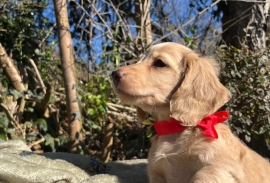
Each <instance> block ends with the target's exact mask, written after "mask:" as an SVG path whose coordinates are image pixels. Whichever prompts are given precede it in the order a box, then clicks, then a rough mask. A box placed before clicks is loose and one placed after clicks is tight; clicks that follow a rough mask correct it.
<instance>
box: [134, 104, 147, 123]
mask: <svg viewBox="0 0 270 183" xmlns="http://www.w3.org/2000/svg"><path fill="white" fill-rule="evenodd" d="M136 109H137V117H138V122H139V123H141V122H143V121H144V120H145V118H146V116H147V113H146V112H145V111H143V110H142V109H141V108H139V107H136Z"/></svg>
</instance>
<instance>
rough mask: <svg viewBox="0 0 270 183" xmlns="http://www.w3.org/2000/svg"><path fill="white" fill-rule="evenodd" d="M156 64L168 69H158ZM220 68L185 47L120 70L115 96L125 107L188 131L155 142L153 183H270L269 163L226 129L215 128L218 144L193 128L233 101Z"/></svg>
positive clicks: (163, 47)
mask: <svg viewBox="0 0 270 183" xmlns="http://www.w3.org/2000/svg"><path fill="white" fill-rule="evenodd" d="M157 60H162V61H163V62H164V63H165V64H166V66H165V67H156V66H155V65H154V63H155V62H156V61H157ZM217 66H218V64H217V63H216V62H215V60H213V59H210V58H201V57H199V56H198V55H197V54H196V53H194V52H193V51H191V50H190V49H188V48H186V47H184V46H182V45H179V44H176V43H162V44H158V45H155V46H153V47H152V48H150V49H149V50H148V52H147V53H146V55H145V56H144V59H143V60H141V61H140V62H139V63H137V64H134V65H130V66H125V67H121V68H119V69H118V70H117V72H120V71H121V72H122V74H123V77H121V79H120V81H119V82H118V83H117V84H115V85H113V88H114V91H115V93H116V94H117V95H118V96H119V97H120V98H121V100H122V101H123V102H124V103H127V104H130V105H135V106H137V108H138V118H139V120H140V121H142V120H143V119H144V117H145V116H146V114H147V113H149V114H151V115H152V116H153V117H154V119H155V121H160V120H165V119H169V118H170V117H173V118H175V119H177V120H179V121H181V123H182V125H185V126H190V127H188V128H187V129H186V130H185V131H183V132H181V133H177V134H172V135H166V136H155V137H153V138H152V146H151V149H150V152H149V158H148V162H149V165H148V176H149V179H150V183H270V164H269V163H268V161H267V160H265V159H264V158H262V157H261V156H259V155H258V154H257V153H255V152H254V151H252V150H250V149H249V148H248V147H246V146H245V145H243V144H242V143H241V142H240V140H239V139H238V138H237V137H235V136H234V135H233V134H232V133H231V131H230V129H229V127H228V126H227V125H225V124H221V123H220V124H217V125H215V128H216V130H217V132H218V135H219V138H218V139H212V138H210V137H207V136H205V135H203V134H202V131H201V130H200V129H199V128H196V127H195V126H196V124H197V122H198V121H199V120H201V119H202V118H204V117H205V116H208V115H210V114H212V113H214V112H216V111H217V110H218V109H219V108H220V107H221V106H222V105H224V104H225V103H226V102H227V101H228V100H229V99H230V96H231V94H230V92H229V91H228V90H227V89H226V88H225V87H224V86H223V85H222V84H221V83H220V82H219V80H218V77H217V76H218V72H219V69H218V67H217Z"/></svg>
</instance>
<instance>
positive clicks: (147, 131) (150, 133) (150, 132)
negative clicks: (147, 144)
mask: <svg viewBox="0 0 270 183" xmlns="http://www.w3.org/2000/svg"><path fill="white" fill-rule="evenodd" d="M152 135H153V132H152V130H151V128H148V129H147V130H146V137H147V138H150V137H152Z"/></svg>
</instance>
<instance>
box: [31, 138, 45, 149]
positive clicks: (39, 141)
mask: <svg viewBox="0 0 270 183" xmlns="http://www.w3.org/2000/svg"><path fill="white" fill-rule="evenodd" d="M44 141H45V138H44V137H42V138H41V139H39V140H37V141H35V142H32V143H31V144H28V147H30V148H32V147H33V146H35V145H37V144H40V143H42V142H44Z"/></svg>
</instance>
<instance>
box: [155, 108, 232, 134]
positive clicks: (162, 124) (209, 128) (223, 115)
mask: <svg viewBox="0 0 270 183" xmlns="http://www.w3.org/2000/svg"><path fill="white" fill-rule="evenodd" d="M228 118H229V113H228V112H227V111H219V112H216V113H214V114H212V115H210V116H207V117H205V118H203V119H202V120H201V121H199V122H198V123H197V125H196V127H199V128H201V129H202V130H203V134H204V135H206V136H209V137H212V138H214V139H217V138H218V134H217V131H216V129H215V124H216V123H221V122H224V121H226V120H227V119H228ZM154 128H155V130H156V132H157V134H158V135H159V136H162V135H169V134H174V133H179V132H182V131H184V130H185V129H186V128H188V126H183V125H181V122H180V121H177V120H176V119H173V118H171V119H170V120H163V121H158V122H154Z"/></svg>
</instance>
